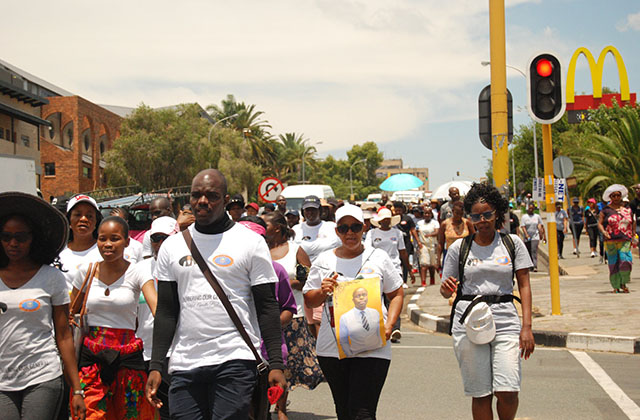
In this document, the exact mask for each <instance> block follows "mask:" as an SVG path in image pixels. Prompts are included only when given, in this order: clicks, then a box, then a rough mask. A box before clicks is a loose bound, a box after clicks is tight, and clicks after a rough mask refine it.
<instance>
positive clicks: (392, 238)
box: [364, 227, 405, 274]
mask: <svg viewBox="0 0 640 420" xmlns="http://www.w3.org/2000/svg"><path fill="white" fill-rule="evenodd" d="M364 243H365V245H368V246H372V247H373V248H380V249H382V250H383V251H385V252H386V253H387V254H388V255H389V258H391V261H393V265H394V267H396V270H399V272H400V274H402V264H401V261H400V251H401V250H403V249H405V246H404V236H403V235H402V232H401V231H400V230H399V229H397V228H395V227H392V228H391V229H389V230H382V229H373V230H370V231H369V232H368V234H367V239H366V240H365V241H364Z"/></svg>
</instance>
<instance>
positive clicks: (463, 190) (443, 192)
mask: <svg viewBox="0 0 640 420" xmlns="http://www.w3.org/2000/svg"><path fill="white" fill-rule="evenodd" d="M451 187H456V188H457V189H458V191H460V196H461V197H464V196H465V195H467V193H468V192H469V190H470V189H471V181H449V182H445V183H444V184H442V185H440V186H439V187H438V188H436V189H435V190H433V193H432V194H431V199H432V200H433V199H436V200H449V188H451Z"/></svg>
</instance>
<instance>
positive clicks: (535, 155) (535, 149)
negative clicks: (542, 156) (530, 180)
mask: <svg viewBox="0 0 640 420" xmlns="http://www.w3.org/2000/svg"><path fill="white" fill-rule="evenodd" d="M531 121H533V120H531ZM536 131H537V130H536V122H535V121H533V163H534V165H535V167H536V178H539V176H538V139H537V134H536Z"/></svg>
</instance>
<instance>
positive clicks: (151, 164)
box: [105, 104, 211, 191]
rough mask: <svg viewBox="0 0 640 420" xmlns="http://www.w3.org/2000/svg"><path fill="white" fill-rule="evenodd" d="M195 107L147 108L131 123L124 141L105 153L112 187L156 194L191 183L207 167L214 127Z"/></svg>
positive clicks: (135, 114)
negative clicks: (210, 131)
mask: <svg viewBox="0 0 640 420" xmlns="http://www.w3.org/2000/svg"><path fill="white" fill-rule="evenodd" d="M199 111H200V108H199V106H197V105H195V104H190V105H180V106H178V107H177V108H175V109H161V110H154V109H151V108H150V107H148V106H145V105H141V106H140V107H138V108H137V109H136V110H135V111H134V112H133V114H132V115H131V116H130V117H128V118H126V119H125V120H124V121H123V123H122V126H121V128H120V133H121V135H120V137H119V138H118V139H117V140H116V141H115V142H114V146H113V148H112V149H111V150H109V151H108V152H107V153H106V154H105V161H106V163H107V166H106V168H105V171H106V174H107V179H108V181H109V186H113V187H116V186H122V185H130V184H138V185H140V186H141V187H142V188H143V189H145V190H147V191H150V190H153V189H159V188H168V187H172V186H177V185H186V184H190V183H191V178H192V177H193V175H194V174H195V173H196V172H197V171H198V170H199V169H201V168H203V167H206V166H205V162H207V160H208V158H209V156H210V155H211V148H210V147H209V145H208V144H207V130H208V127H209V126H210V124H209V123H208V122H207V121H206V120H205V119H203V118H201V116H200V114H199Z"/></svg>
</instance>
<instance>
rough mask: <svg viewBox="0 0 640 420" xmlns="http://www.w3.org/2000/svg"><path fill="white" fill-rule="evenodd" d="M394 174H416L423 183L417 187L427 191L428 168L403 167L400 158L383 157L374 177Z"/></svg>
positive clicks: (382, 177)
mask: <svg viewBox="0 0 640 420" xmlns="http://www.w3.org/2000/svg"><path fill="white" fill-rule="evenodd" d="M395 174H411V175H414V176H417V177H418V178H420V179H421V180H422V181H424V184H422V186H421V187H420V188H419V189H420V190H422V191H425V192H428V191H429V168H403V165H402V159H385V160H383V161H382V163H380V167H379V168H378V169H376V177H377V178H380V179H384V178H387V177H389V176H391V175H395Z"/></svg>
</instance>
